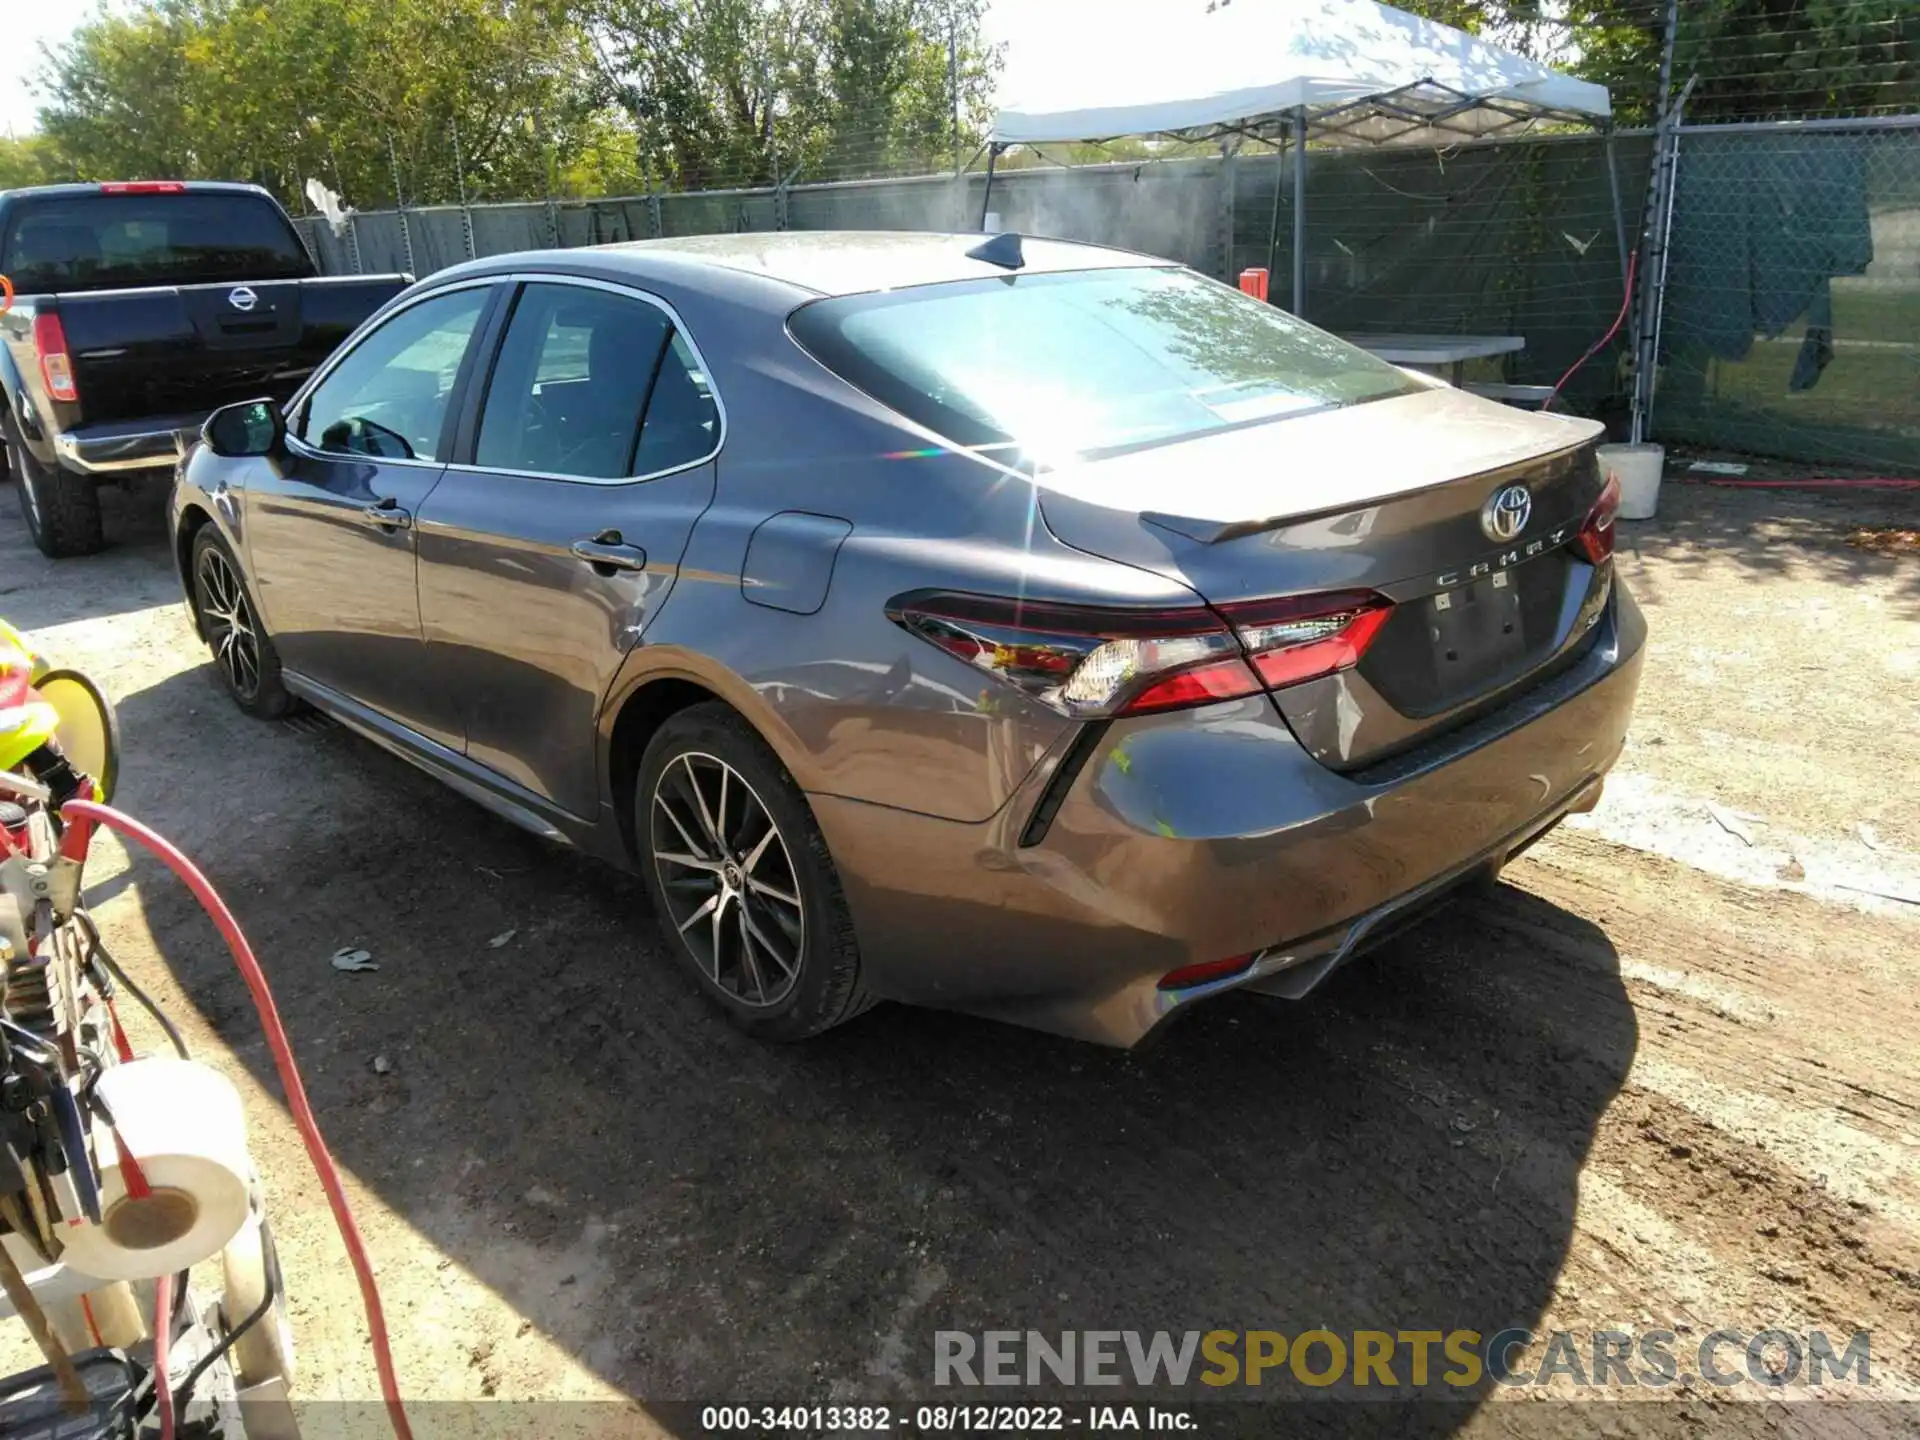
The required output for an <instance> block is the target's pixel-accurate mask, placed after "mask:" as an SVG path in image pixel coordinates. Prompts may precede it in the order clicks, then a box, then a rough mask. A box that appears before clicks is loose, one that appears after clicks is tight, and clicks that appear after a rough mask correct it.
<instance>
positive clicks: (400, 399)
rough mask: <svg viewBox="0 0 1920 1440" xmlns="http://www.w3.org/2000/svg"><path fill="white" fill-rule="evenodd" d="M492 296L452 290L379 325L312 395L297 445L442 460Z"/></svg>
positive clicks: (478, 290) (485, 290)
mask: <svg viewBox="0 0 1920 1440" xmlns="http://www.w3.org/2000/svg"><path fill="white" fill-rule="evenodd" d="M491 293H492V292H491V290H490V288H489V287H487V286H484V285H474V286H469V287H467V288H466V289H463V290H450V291H447V292H446V293H444V294H440V295H433V296H429V297H428V298H427V299H425V300H422V301H420V302H419V303H417V304H414V305H409V306H408V307H407V308H406V309H404V310H402V311H400V312H398V313H397V314H395V315H392V316H390V317H388V318H387V319H386V320H384V321H382V322H381V323H380V324H379V325H378V326H376V327H375V328H374V329H373V330H371V331H370V332H368V334H367V335H366V336H365V337H364V338H363V339H361V340H360V342H359V343H358V344H356V345H355V346H354V347H353V349H351V350H350V351H348V352H347V354H346V355H345V356H343V357H342V358H341V360H340V362H339V363H338V364H337V365H335V366H334V367H333V369H332V370H330V371H328V372H327V377H326V378H325V379H324V380H322V381H321V382H320V383H319V385H318V386H316V387H315V388H314V391H313V394H312V395H310V396H309V397H308V399H307V403H306V405H305V406H304V407H303V408H302V412H301V415H300V417H299V423H298V426H297V433H298V434H299V436H300V438H301V439H302V440H304V441H305V442H306V443H307V444H308V445H311V446H312V447H313V448H315V449H317V450H321V451H326V452H330V453H334V454H342V455H366V456H370V457H373V458H375V459H382V460H437V459H441V458H444V457H443V453H442V438H443V436H444V434H445V431H446V430H447V423H446V421H447V406H448V403H449V402H450V401H451V400H452V398H453V387H454V382H455V380H456V379H457V378H458V377H459V374H460V362H461V361H462V360H463V359H464V358H465V357H466V353H467V346H468V345H469V344H471V343H472V341H473V332H474V328H475V326H477V325H478V324H479V322H480V315H481V312H482V311H483V310H484V309H485V308H486V304H487V298H488V296H489V295H490V294H491Z"/></svg>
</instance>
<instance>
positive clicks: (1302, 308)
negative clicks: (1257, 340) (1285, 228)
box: [1293, 105, 1307, 320]
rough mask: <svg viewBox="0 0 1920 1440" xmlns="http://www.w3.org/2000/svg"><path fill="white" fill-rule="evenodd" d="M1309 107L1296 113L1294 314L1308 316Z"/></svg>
mask: <svg viewBox="0 0 1920 1440" xmlns="http://www.w3.org/2000/svg"><path fill="white" fill-rule="evenodd" d="M1306 307H1307V107H1306V106H1304V105H1302V106H1301V107H1300V108H1299V109H1297V110H1295V111H1294V112H1293V313H1294V314H1295V315H1296V316H1297V317H1299V318H1300V319H1302V320H1304V319H1306V318H1307V312H1306Z"/></svg>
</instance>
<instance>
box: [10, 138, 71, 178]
mask: <svg viewBox="0 0 1920 1440" xmlns="http://www.w3.org/2000/svg"><path fill="white" fill-rule="evenodd" d="M72 178H73V177H72V176H71V175H69V174H68V173H67V172H66V170H65V169H64V168H63V166H62V165H61V163H60V157H59V156H58V155H56V154H55V153H54V149H53V146H52V145H51V144H50V143H48V140H47V137H46V136H44V135H20V136H11V135H0V190H12V189H14V188H15V187H17V186H21V185H47V184H51V183H52V182H54V181H56V180H70V179H72Z"/></svg>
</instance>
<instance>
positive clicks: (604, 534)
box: [568, 530, 647, 575]
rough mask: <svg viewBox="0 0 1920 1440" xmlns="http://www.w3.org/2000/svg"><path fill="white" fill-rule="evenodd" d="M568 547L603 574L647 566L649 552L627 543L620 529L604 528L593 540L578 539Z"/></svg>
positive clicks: (640, 568)
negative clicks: (622, 537) (621, 536)
mask: <svg viewBox="0 0 1920 1440" xmlns="http://www.w3.org/2000/svg"><path fill="white" fill-rule="evenodd" d="M568 548H569V549H570V550H572V551H573V553H574V554H575V555H576V556H578V557H579V558H580V559H582V560H584V561H586V562H587V563H588V564H589V565H591V566H593V568H594V569H595V570H597V571H599V572H600V573H601V574H602V575H608V574H611V573H612V572H613V571H615V570H644V569H646V568H647V552H646V551H645V550H642V549H641V548H640V547H639V546H638V545H629V544H627V543H626V542H625V541H624V540H622V539H621V538H620V532H619V531H618V530H602V531H601V532H600V533H599V534H598V535H596V536H594V537H593V538H592V539H591V540H576V541H574V542H573V544H572V545H571V546H569V547H568Z"/></svg>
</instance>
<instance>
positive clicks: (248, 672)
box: [195, 546, 260, 700]
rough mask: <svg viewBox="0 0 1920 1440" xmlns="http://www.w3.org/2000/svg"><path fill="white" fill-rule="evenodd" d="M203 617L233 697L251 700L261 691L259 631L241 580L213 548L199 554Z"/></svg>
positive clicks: (218, 663) (210, 643)
mask: <svg viewBox="0 0 1920 1440" xmlns="http://www.w3.org/2000/svg"><path fill="white" fill-rule="evenodd" d="M195 578H196V579H198V581H199V582H200V616H201V619H202V620H203V621H205V623H206V628H207V643H208V644H209V645H211V646H212V647H213V658H214V662H215V663H216V664H217V665H219V666H220V668H221V669H222V670H223V671H224V672H225V673H226V677H227V683H228V684H229V685H231V686H232V687H233V692H234V694H236V695H238V696H240V697H241V698H242V699H243V700H250V699H252V698H253V696H254V695H255V693H257V692H258V690H259V689H260V632H259V628H258V626H257V625H256V624H255V621H254V618H253V606H252V604H251V603H250V602H249V601H248V599H247V592H246V589H245V588H244V587H243V586H242V585H241V584H240V577H239V576H238V575H236V574H234V573H233V566H232V565H231V564H230V563H229V562H228V560H227V557H226V556H225V555H224V554H223V553H221V551H220V550H219V549H217V548H215V547H214V546H208V547H207V548H206V549H204V550H202V551H201V552H200V563H199V565H198V567H197V573H196V577H195Z"/></svg>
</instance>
